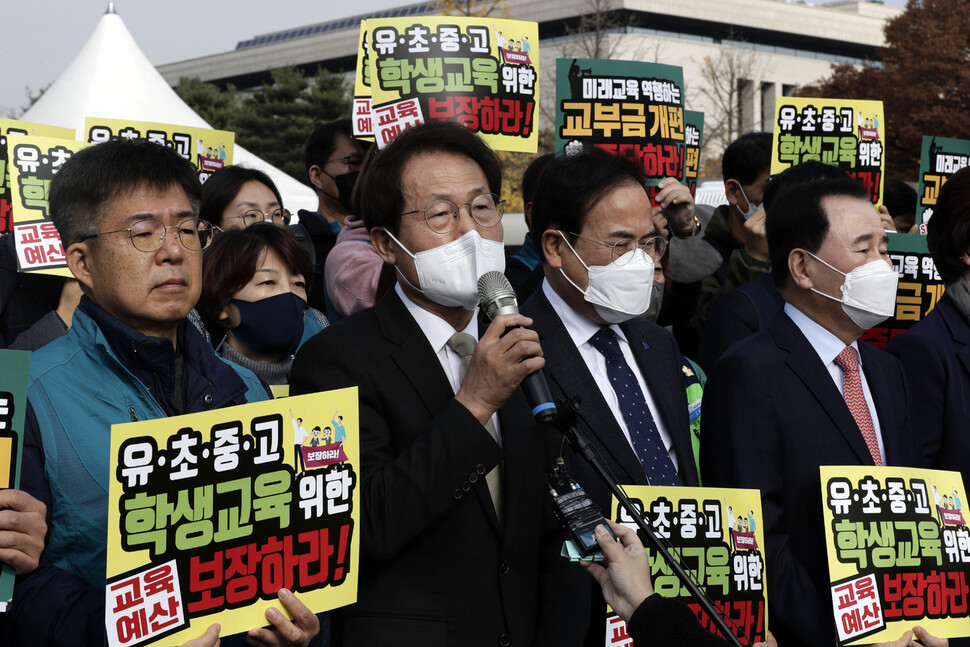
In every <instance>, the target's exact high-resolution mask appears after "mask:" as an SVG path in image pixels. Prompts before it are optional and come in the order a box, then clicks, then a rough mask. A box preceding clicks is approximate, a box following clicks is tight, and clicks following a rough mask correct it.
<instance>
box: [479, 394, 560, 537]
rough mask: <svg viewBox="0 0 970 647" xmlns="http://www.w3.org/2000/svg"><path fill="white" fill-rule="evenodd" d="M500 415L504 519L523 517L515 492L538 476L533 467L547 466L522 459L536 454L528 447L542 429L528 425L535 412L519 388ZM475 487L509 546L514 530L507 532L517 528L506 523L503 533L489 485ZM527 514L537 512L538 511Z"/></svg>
mask: <svg viewBox="0 0 970 647" xmlns="http://www.w3.org/2000/svg"><path fill="white" fill-rule="evenodd" d="M498 415H499V424H500V425H501V428H502V452H503V453H504V455H505V457H506V458H505V459H503V461H502V507H503V509H504V510H505V514H504V516H505V519H521V518H522V517H521V516H520V515H521V514H523V513H520V512H519V509H520V508H521V506H522V505H523V501H522V499H521V497H519V496H515V493H517V492H526V491H527V490H528V488H527V487H526V486H525V484H524V482H525V480H526V479H534V478H535V473H534V470H536V469H544V468H545V467H547V466H545V465H542V466H539V465H531V464H525V463H524V462H523V459H524V458H525V457H527V456H534V455H535V454H536V451H535V450H532V449H529V448H528V447H527V446H528V445H530V444H532V443H536V442H538V441H539V439H540V438H541V435H540V434H541V432H540V430H539V429H538V428H533V426H532V425H531V424H529V421H530V420H531V419H532V415H531V414H530V413H529V407H528V405H527V404H526V402H525V396H524V395H523V394H522V391H521V390H520V389H516V390H515V391H514V392H513V393H512V397H511V398H509V401H508V402H506V403H505V406H503V407H502V408H501V409H499V411H498ZM526 470H533V473H529V474H527V473H526V472H525V471H526ZM476 490H477V491H478V495H479V500H480V501H481V502H482V505H483V506H484V507H485V508H486V510H488V515H489V519H491V520H492V524H493V526H494V527H495V530H496V532H498V533H499V534H502V535H503V537H504V539H503V541H504V543H505V544H506V545H508V544H509V542H510V541H511V540H512V533H511V532H508V531H514V530H515V529H514V528H510V527H509V525H508V524H507V523H506V524H505V526H504V532H503V527H500V526H499V523H498V517H497V516H496V514H495V507H494V506H493V505H492V499H491V497H490V496H489V493H488V488H483V487H482V488H476ZM525 514H526V515H529V514H535V511H531V512H527V513H525Z"/></svg>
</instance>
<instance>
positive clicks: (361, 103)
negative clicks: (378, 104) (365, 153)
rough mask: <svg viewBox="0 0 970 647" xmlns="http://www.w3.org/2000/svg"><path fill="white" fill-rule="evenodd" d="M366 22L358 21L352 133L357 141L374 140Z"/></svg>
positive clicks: (368, 34) (368, 36)
mask: <svg viewBox="0 0 970 647" xmlns="http://www.w3.org/2000/svg"><path fill="white" fill-rule="evenodd" d="M367 22H368V21H366V20H361V21H360V40H359V47H358V49H357V74H356V77H355V80H354V108H353V113H354V114H353V118H352V119H351V121H352V122H353V133H354V137H356V138H358V139H369V140H373V139H374V120H373V118H372V116H371V90H370V40H369V39H370V32H369V30H368V27H367Z"/></svg>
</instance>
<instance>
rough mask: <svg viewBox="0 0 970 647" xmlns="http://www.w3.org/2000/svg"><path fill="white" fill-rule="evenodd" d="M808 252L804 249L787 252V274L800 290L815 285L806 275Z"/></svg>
mask: <svg viewBox="0 0 970 647" xmlns="http://www.w3.org/2000/svg"><path fill="white" fill-rule="evenodd" d="M809 258H810V257H809V255H808V252H806V251H805V250H804V249H793V250H791V252H789V253H788V274H789V277H790V279H791V281H792V283H794V284H795V285H797V286H798V288H799V289H801V290H809V289H811V288H813V287H815V284H814V283H812V278H811V277H810V276H809V275H808V259H809Z"/></svg>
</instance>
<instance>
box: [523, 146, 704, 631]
mask: <svg viewBox="0 0 970 647" xmlns="http://www.w3.org/2000/svg"><path fill="white" fill-rule="evenodd" d="M675 190H676V187H675ZM682 193H684V194H685V195H684V196H679V197H680V199H681V200H682V201H683V200H686V199H687V198H689V196H690V193H689V191H687V189H686V187H685V188H684V189H683V191H682ZM652 213H653V211H652V208H651V204H650V199H649V197H648V196H647V193H646V191H645V190H644V186H643V179H642V175H641V173H640V172H639V170H638V169H637V167H636V166H635V165H633V164H631V163H630V162H628V161H626V160H624V159H622V158H620V157H617V156H614V155H610V154H608V153H605V152H603V151H600V150H598V149H590V150H587V151H584V152H581V153H579V154H576V155H570V156H566V157H557V158H555V159H553V160H552V161H550V162H549V164H548V165H547V166H546V168H545V170H544V171H543V173H542V178H541V180H540V182H539V187H538V189H537V191H536V194H535V198H534V203H533V207H532V230H531V231H532V234H533V236H535V242H536V247H537V248H538V249H539V252H540V256H541V257H542V258H543V268H544V272H545V279H544V280H543V282H542V285H541V286H540V288H539V289H538V290H536V292H535V293H534V294H533V296H532V297H531V298H530V299H529V300H528V301H527V302H526V304H525V305H524V306H523V308H522V313H523V314H524V315H526V316H528V317H531V318H532V319H533V320H534V322H535V323H534V324H533V325H532V328H533V330H535V331H536V332H537V333H539V339H540V342H541V344H542V349H543V351H544V353H545V359H546V367H545V373H546V376H547V377H548V381H549V387H550V389H551V391H552V395H553V397H554V398H556V399H566V398H574V397H579V398H581V399H582V406H581V407H580V408H579V416H578V419H577V426H578V427H579V429H580V430H581V431H582V432H583V433H584V434H585V435H586V437H587V438H588V440H589V441H590V442H591V443H592V444H593V445H594V446H595V447H596V449H597V450H598V453H599V455H600V456H601V457H602V458H603V460H604V461H605V463H606V464H607V465H608V466H609V468H610V470H611V471H612V472H613V474H614V475H615V476H616V478H617V479H618V481H619V482H620V483H624V484H638V485H646V484H652V485H698V478H697V466H696V464H695V461H694V454H693V450H692V447H691V439H690V430H689V422H688V408H687V398H686V395H685V390H684V374H683V373H682V370H681V354H680V351H679V350H678V348H677V344H676V342H675V341H674V339H673V336H672V335H670V334H669V333H668V332H667V331H665V330H664V329H662V328H660V327H659V326H656V325H654V324H652V323H650V322H649V321H647V320H645V319H644V318H642V317H641V316H640V315H642V314H643V313H645V312H646V310H647V309H648V307H649V305H650V292H651V290H652V289H653V279H654V268H655V265H656V264H657V263H658V262H659V261H660V258H661V257H662V256H663V254H664V251H665V250H666V248H667V241H666V239H664V238H663V237H661V236H659V235H658V232H657V229H656V226H655V223H654V220H653V215H652ZM565 458H566V463H567V467H568V468H569V470H570V472H571V473H572V475H573V477H574V478H575V479H576V480H577V481H578V482H579V483H580V484H581V485H582V486H583V487H584V488H585V489H586V491H587V492H588V493H589V494H590V496H591V497H592V498H593V500H594V501H595V502H596V503H597V504H598V505H599V506H600V508H601V509H602V510H603V512H604V513H606V514H608V513H609V510H610V502H611V494H610V491H609V489H608V488H607V486H606V485H605V484H604V483H602V481H601V480H600V478H599V477H598V476H597V475H596V474H595V473H594V472H593V471H592V470H591V469H590V468H589V467H588V466H587V464H586V463H585V461H583V460H582V459H581V458H579V457H577V456H573V455H572V453H570V454H569V455H567V456H566V457H565ZM588 585H589V586H590V587H591V589H590V590H591V591H595V594H594V595H593V600H594V605H593V607H592V608H593V615H592V620H593V621H592V622H591V623H590V630H589V631H590V632H589V636H588V639H587V642H588V643H590V644H592V643H596V644H602V643H603V640H604V636H605V635H606V634H605V615H604V614H605V604H604V603H603V601H602V598H601V597H600V593H599V587H596V586H594V585H595V582H592V581H590V582H589V583H588Z"/></svg>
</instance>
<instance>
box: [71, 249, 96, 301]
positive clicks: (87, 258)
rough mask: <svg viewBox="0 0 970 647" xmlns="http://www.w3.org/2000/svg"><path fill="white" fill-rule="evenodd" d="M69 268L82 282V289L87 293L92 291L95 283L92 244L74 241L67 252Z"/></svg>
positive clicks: (79, 281)
mask: <svg viewBox="0 0 970 647" xmlns="http://www.w3.org/2000/svg"><path fill="white" fill-rule="evenodd" d="M65 256H66V260H67V268H68V269H69V270H71V274H73V275H74V278H76V279H77V281H78V283H80V284H81V290H82V291H83V292H84V293H85V294H89V293H90V292H91V286H92V284H93V282H92V279H91V270H92V263H93V262H94V258H93V256H92V255H91V245H90V244H88V243H87V242H80V243H74V244H73V245H71V246H70V247H68V248H67V252H65Z"/></svg>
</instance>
